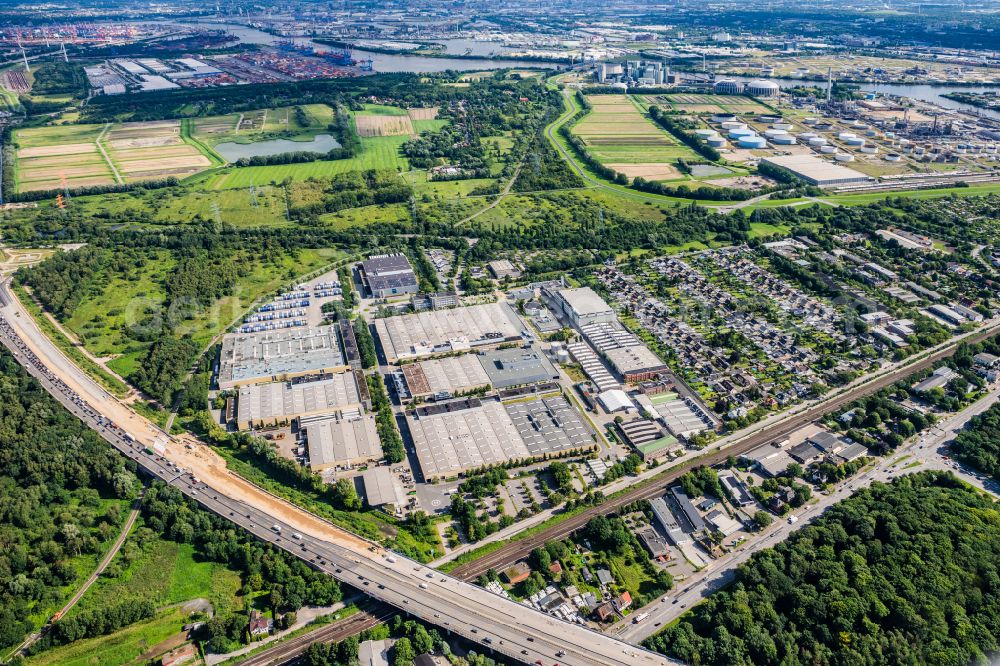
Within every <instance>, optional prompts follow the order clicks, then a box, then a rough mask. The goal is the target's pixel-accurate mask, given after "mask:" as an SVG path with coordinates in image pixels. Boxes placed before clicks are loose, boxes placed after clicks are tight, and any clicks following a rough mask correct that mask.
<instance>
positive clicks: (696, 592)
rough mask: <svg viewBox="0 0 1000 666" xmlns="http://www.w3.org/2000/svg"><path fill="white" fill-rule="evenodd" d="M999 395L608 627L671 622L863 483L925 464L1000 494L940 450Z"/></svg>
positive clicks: (617, 631) (632, 634)
mask: <svg viewBox="0 0 1000 666" xmlns="http://www.w3.org/2000/svg"><path fill="white" fill-rule="evenodd" d="M998 399H1000V387H997V388H994V389H992V390H991V391H989V392H988V393H987V394H986V395H984V396H983V397H982V398H980V399H979V400H977V401H976V402H974V403H973V404H971V405H969V406H968V407H966V408H965V409H963V410H962V411H960V412H957V413H955V414H953V415H951V416H949V417H948V418H946V419H943V420H942V421H941V422H939V423H937V424H935V425H934V426H933V427H931V428H928V429H927V430H925V431H924V432H923V433H921V434H919V435H915V436H914V437H912V438H911V439H910V440H908V441H907V442H905V443H904V444H903V445H902V446H900V447H898V448H897V449H896V450H895V451H893V452H892V453H891V454H889V455H887V456H884V457H882V458H879V459H877V460H876V461H875V464H874V465H872V466H871V467H870V468H868V469H866V470H864V471H863V472H861V473H860V474H857V475H855V476H853V477H851V478H849V479H846V480H845V481H843V482H842V483H841V484H840V485H839V486H837V488H836V489H834V490H833V491H832V492H830V493H829V494H827V495H823V496H821V497H819V498H818V499H817V501H816V502H814V503H812V504H807V505H806V506H804V507H801V508H799V509H796V510H795V511H794V512H793V514H790V515H795V516H796V518H797V520H796V521H795V522H794V523H789V522H788V521H787V520H776V521H775V522H774V523H773V524H772V525H771V526H770V527H769V528H767V529H766V530H764V531H763V532H762V533H761V534H759V535H757V536H755V537H753V538H752V540H751V541H750V542H748V543H745V544H743V546H741V547H740V548H739V549H737V550H736V551H733V552H731V553H729V554H728V555H725V556H723V557H721V558H719V559H717V560H714V561H713V562H712V563H711V564H709V565H708V566H707V567H705V568H704V569H702V570H700V571H698V572H697V573H696V574H694V575H693V576H692V577H690V578H689V579H687V580H685V581H684V582H683V583H681V584H680V585H679V586H678V588H677V589H674V590H671V591H670V592H669V593H667V594H665V595H663V596H662V597H660V599H658V600H656V601H654V602H652V603H650V604H648V605H646V606H645V607H643V608H640V609H637V610H635V611H634V612H633V613H632V616H631V617H638V616H639V615H640V614H642V613H648V614H649V615H648V617H646V619H645V620H642V621H641V622H638V623H633V622H632V621H631V618H627V619H625V620H622V621H620V622H618V623H616V624H615V625H613V626H611V627H609V628H608V633H610V634H612V635H614V636H617V637H618V638H621V639H623V640H626V641H629V642H630V643H638V642H640V641H642V640H644V639H645V638H647V637H649V636H651V635H652V634H654V633H656V632H657V631H659V628H660V627H661V626H663V625H665V624H669V623H670V622H672V621H673V620H675V619H677V618H678V617H680V616H681V615H683V614H684V613H685V612H686V609H688V608H690V607H691V606H693V605H695V604H697V603H698V602H700V601H701V600H702V599H704V598H705V597H707V596H708V595H709V594H711V593H712V592H714V591H716V590H718V589H720V588H723V587H725V586H726V585H728V584H729V583H730V582H731V581H732V580H733V578H734V576H735V573H736V569H737V567H739V566H740V565H741V564H743V563H744V562H746V561H747V560H749V559H750V557H751V556H752V555H753V554H754V553H756V552H758V551H760V550H763V549H765V548H771V547H772V546H775V545H776V544H778V543H780V542H782V541H784V540H785V539H786V538H788V536H789V535H791V534H792V533H793V532H795V531H797V530H800V529H802V528H803V527H805V526H806V525H809V524H810V523H812V522H813V521H814V520H815V519H816V518H817V517H819V516H821V515H823V512H824V511H826V510H827V509H828V508H829V507H831V506H833V505H834V504H836V503H837V502H840V501H843V500H845V499H847V498H848V497H850V496H851V495H853V494H854V493H856V492H857V491H858V490H860V489H862V488H867V487H868V486H870V485H871V484H872V483H874V482H876V481H878V482H881V483H888V482H890V481H892V479H893V478H894V477H896V476H902V475H904V474H913V473H916V472H921V471H926V470H939V471H950V472H953V473H957V475H958V476H959V477H960V478H961V479H962V480H963V481H965V482H966V483H968V484H969V485H972V486H974V487H976V488H978V489H979V490H982V491H984V492H987V493H989V494H991V495H993V496H994V498H998V499H1000V488H997V487H990V486H987V485H984V483H983V481H982V480H981V479H979V478H978V477H977V476H975V475H974V474H971V473H968V472H965V471H964V470H962V469H961V468H960V467H959V466H957V465H956V464H954V463H950V462H949V461H948V460H947V459H945V458H944V456H943V455H942V450H943V445H944V444H945V443H946V442H948V441H950V440H951V439H953V438H954V437H955V435H956V434H957V433H958V432H960V431H961V430H962V429H963V428H964V427H965V425H966V424H967V423H968V422H969V420H970V419H971V418H972V417H973V416H975V415H977V414H980V413H982V412H984V411H986V410H987V409H989V407H990V405H992V404H993V403H995V402H996V401H997V400H998Z"/></svg>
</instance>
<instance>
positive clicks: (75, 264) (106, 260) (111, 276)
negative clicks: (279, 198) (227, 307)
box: [17, 223, 286, 404]
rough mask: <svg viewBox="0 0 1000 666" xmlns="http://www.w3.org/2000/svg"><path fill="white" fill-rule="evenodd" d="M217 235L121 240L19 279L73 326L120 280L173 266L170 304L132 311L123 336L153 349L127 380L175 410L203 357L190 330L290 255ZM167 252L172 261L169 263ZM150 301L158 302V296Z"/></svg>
mask: <svg viewBox="0 0 1000 666" xmlns="http://www.w3.org/2000/svg"><path fill="white" fill-rule="evenodd" d="M211 227H212V225H211V224H209V223H205V225H204V227H202V228H201V231H200V232H199V231H192V232H190V233H189V234H187V235H186V236H185V237H184V238H180V237H173V238H170V237H168V236H166V235H163V234H157V235H153V234H142V233H138V234H125V235H121V236H118V237H117V241H114V242H108V243H95V244H93V245H88V246H86V247H83V248H80V249H78V250H74V251H72V252H61V253H56V254H55V255H53V256H52V257H50V258H49V259H48V260H46V261H44V262H42V263H40V264H38V265H36V266H33V267H31V268H28V269H24V270H21V271H19V273H18V276H17V279H18V280H19V281H20V282H21V283H23V284H25V285H26V286H29V287H30V288H31V290H32V293H33V294H34V295H35V297H36V298H37V299H38V300H39V301H40V302H41V303H42V304H43V305H44V306H45V307H46V308H47V309H48V310H50V311H51V312H52V313H53V314H55V315H56V316H57V317H59V318H60V319H66V318H68V317H69V316H70V315H71V314H72V313H73V312H74V310H75V309H76V308H77V307H79V305H80V303H81V302H83V301H84V300H85V299H87V298H89V297H95V296H99V295H100V294H101V293H102V292H103V291H104V290H105V289H106V288H108V287H109V285H111V284H112V283H113V281H115V280H116V279H120V280H125V281H131V280H135V279H137V276H139V275H140V274H141V273H140V271H142V270H144V269H145V268H146V267H147V265H154V264H156V263H158V262H162V261H164V260H165V259H172V261H173V262H174V263H173V270H170V271H167V272H166V274H165V275H164V276H163V278H162V279H161V280H160V284H159V285H158V287H159V289H160V290H161V292H160V293H162V297H163V298H162V303H160V304H159V305H155V304H154V303H153V302H152V301H150V302H149V303H147V304H146V305H144V306H143V307H141V308H139V310H138V311H132V310H129V319H128V320H127V321H126V322H125V324H124V325H123V326H122V327H121V329H120V333H121V335H122V336H123V337H124V339H125V340H126V341H127V342H130V343H135V344H136V345H138V346H139V348H140V349H145V356H144V358H143V361H142V363H140V364H139V366H138V367H136V368H135V370H134V371H133V372H132V373H131V374H130V375H129V376H128V377H127V379H129V381H131V382H132V383H133V384H135V385H136V386H137V387H139V388H140V389H142V390H143V391H145V392H146V393H147V394H149V395H150V396H151V397H153V398H155V399H156V400H159V401H160V402H161V403H164V404H169V403H170V402H171V400H172V399H173V395H174V393H175V391H177V389H178V388H179V384H180V380H181V378H182V377H183V375H184V374H185V372H186V371H187V369H188V368H189V367H190V365H191V364H192V362H193V361H194V359H195V356H196V355H197V353H198V352H199V351H200V349H199V347H198V345H197V344H196V343H195V342H194V341H193V340H191V339H190V338H189V337H187V336H186V334H184V333H183V330H184V325H185V324H186V323H188V322H190V320H191V319H193V318H194V317H195V316H197V315H198V314H199V313H201V312H204V311H205V310H206V308H208V307H209V306H211V305H212V304H213V303H214V302H216V301H217V300H218V299H220V298H223V297H225V296H229V295H232V294H234V293H235V290H236V288H237V285H238V284H239V281H240V279H241V278H244V277H246V276H247V275H248V274H249V272H250V266H251V265H252V263H260V262H268V261H270V262H277V261H279V260H280V259H281V258H282V257H283V256H285V253H286V251H285V250H283V249H282V248H280V247H279V246H278V245H276V244H274V243H270V242H268V241H267V240H266V239H265V240H263V242H261V240H260V239H258V240H257V241H256V242H254V244H253V246H252V248H253V249H250V246H246V245H243V244H240V243H237V242H236V237H235V236H233V235H232V234H228V233H226V232H225V231H224V230H219V231H217V230H214V229H212V228H211ZM164 250H166V251H167V252H168V253H169V257H165V256H164V254H163V251H164ZM146 296H148V297H150V299H152V298H153V297H154V296H155V294H146ZM126 305H128V304H126ZM147 306H148V307H147ZM109 314H116V316H117V314H121V312H120V309H119V311H118V312H117V313H115V312H111V311H109Z"/></svg>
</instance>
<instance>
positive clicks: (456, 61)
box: [168, 21, 556, 74]
mask: <svg viewBox="0 0 1000 666" xmlns="http://www.w3.org/2000/svg"><path fill="white" fill-rule="evenodd" d="M168 23H170V25H176V26H181V27H185V28H202V29H204V28H206V27H210V28H216V29H220V30H226V31H227V32H229V33H230V34H231V35H233V36H234V37H237V38H239V40H240V41H241V42H242V43H244V44H264V45H269V44H274V43H275V42H276V41H277V40H279V39H281V37H278V36H275V35H272V34H270V33H267V32H264V31H263V30H258V29H257V28H251V27H249V26H246V25H241V24H238V23H223V22H215V21H197V22H190V21H189V22H182V21H169V22H168ZM331 39H333V38H331ZM428 41H432V42H435V43H441V44H444V45H445V46H446V47H447V50H448V51H453V52H457V53H459V54H461V53H464V52H465V50H466V49H468V48H473V45H475V46H476V48H474V49H473V53H475V54H477V55H487V54H489V53H491V52H493V51H499V50H500V45H499V44H493V43H490V42H478V41H474V40H469V39H438V40H428ZM295 43H296V44H301V45H303V46H309V47H313V48H316V49H318V50H320V51H328V50H330V48H331V47H329V46H324V45H323V44H317V43H316V42H314V41H313V40H311V39H308V38H306V37H296V38H295ZM352 53H353V54H354V57H355V59H357V60H371V61H372V67H373V68H374V70H375V71H376V72H412V73H415V74H423V73H429V72H441V71H444V70H446V69H453V70H458V71H478V70H487V69H507V68H516V67H533V68H536V69H538V68H554V67H556V65H555V64H549V63H538V62H533V61H530V60H514V59H503V60H500V59H493V58H446V57H442V58H428V57H426V56H413V55H405V54H390V53H374V52H372V51H365V50H364V49H353V50H352Z"/></svg>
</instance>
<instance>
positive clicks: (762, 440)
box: [450, 329, 997, 580]
mask: <svg viewBox="0 0 1000 666" xmlns="http://www.w3.org/2000/svg"><path fill="white" fill-rule="evenodd" d="M996 334H997V333H996V331H995V330H993V329H988V330H985V331H982V332H980V333H978V334H976V335H973V336H970V337H968V338H966V339H965V340H963V342H967V343H970V344H974V343H976V342H981V341H983V340H985V339H987V338H989V337H992V336H993V335H996ZM956 347H957V345H952V346H949V347H946V348H944V349H941V350H939V351H936V352H933V353H931V354H929V355H928V356H927V357H926V358H924V359H921V360H920V361H917V362H915V363H913V364H912V365H908V366H906V367H904V368H900V369H899V370H897V371H895V372H891V373H888V374H886V375H885V376H884V377H879V378H877V379H875V380H873V381H871V382H869V383H867V384H863V385H861V386H858V387H857V388H856V389H854V390H851V391H847V392H846V393H844V394H843V395H839V396H837V397H835V398H832V399H830V400H827V401H824V402H822V403H820V404H818V405H816V406H815V407H812V408H810V409H807V410H804V411H803V412H802V413H801V414H797V415H796V416H794V417H792V418H789V419H787V420H785V421H782V422H781V423H777V424H775V425H774V426H772V427H770V428H765V429H763V430H761V431H759V432H756V433H754V434H752V435H749V436H748V437H746V438H745V439H743V440H741V441H740V442H738V443H736V444H733V445H731V446H727V447H725V448H722V449H719V450H717V451H713V452H711V453H707V454H705V455H704V456H702V457H700V458H697V459H695V460H691V461H688V462H687V463H684V464H682V465H680V466H679V467H677V469H673V470H671V471H669V472H666V473H664V474H661V475H658V476H655V477H653V478H651V479H648V480H647V481H644V482H642V483H640V484H638V485H636V486H635V487H633V488H631V489H629V490H628V491H626V492H624V493H622V494H621V495H618V496H616V497H614V498H611V499H608V500H607V501H605V502H604V503H602V504H599V505H596V506H592V507H589V508H588V509H586V510H585V511H583V512H581V513H579V514H577V515H575V516H573V517H571V518H567V519H566V520H564V521H562V522H559V523H557V524H555V525H552V526H551V527H550V528H548V529H545V530H543V531H541V532H538V533H537V534H533V535H531V536H528V537H525V538H523V539H519V540H517V541H511V542H510V543H508V544H507V545H505V546H503V547H501V548H499V549H497V550H495V551H493V552H491V553H488V554H486V555H484V556H483V557H480V558H478V559H476V560H473V561H471V562H467V563H465V564H462V565H460V566H458V567H455V568H454V569H452V571H451V572H450V573H451V575H452V576H455V577H457V578H461V579H463V580H472V579H474V578H476V577H478V576H480V575H482V574H484V573H486V572H487V571H489V570H490V569H493V570H495V571H496V570H499V569H501V568H503V567H506V566H509V565H511V564H513V563H514V562H516V561H518V560H520V559H523V558H525V557H527V556H528V554H529V553H531V551H532V550H534V549H535V548H538V547H539V546H542V545H544V544H545V543H546V542H548V541H553V540H556V539H563V538H565V537H567V536H569V535H570V534H572V533H573V532H575V531H576V530H578V529H580V528H582V527H583V526H584V525H586V524H587V523H588V522H589V521H590V519H591V518H595V517H597V516H602V515H608V514H611V513H614V512H616V511H617V510H618V509H620V508H621V507H623V506H626V505H628V504H631V503H633V502H638V501H641V500H648V499H653V498H655V497H659V496H661V495H662V494H663V493H665V492H666V490H667V488H668V487H669V486H670V485H671V484H672V483H673V482H675V481H676V480H677V479H679V478H680V477H681V476H683V475H684V474H685V473H687V472H689V471H691V470H692V469H695V468H697V467H702V466H711V465H716V464H718V463H720V462H722V461H724V460H726V459H727V458H728V457H729V456H739V455H742V454H744V453H747V452H748V451H752V450H753V449H755V448H757V447H759V446H763V445H764V444H767V443H768V442H772V441H774V440H776V439H779V438H781V437H783V436H784V435H787V434H789V433H791V432H794V431H795V430H797V429H799V428H801V427H802V426H803V425H806V424H807V423H810V422H812V421H815V420H816V419H818V418H820V417H822V416H825V415H827V414H829V413H831V412H834V411H836V410H838V409H840V408H841V407H843V406H844V405H847V404H849V403H851V402H853V401H855V400H857V399H859V398H863V397H866V396H869V395H871V394H873V393H876V392H878V391H880V390H882V389H883V388H885V387H887V386H891V385H892V384H894V383H896V382H898V381H900V380H902V379H905V378H906V377H908V376H910V375H912V374H914V373H917V372H920V371H921V370H926V369H927V368H929V367H930V366H932V365H934V364H935V363H937V362H938V361H940V360H942V359H945V358H948V357H949V356H951V355H952V354H954V353H955V349H956Z"/></svg>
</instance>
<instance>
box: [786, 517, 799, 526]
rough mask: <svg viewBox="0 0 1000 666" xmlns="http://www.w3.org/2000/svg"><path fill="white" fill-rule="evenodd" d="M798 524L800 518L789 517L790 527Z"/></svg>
mask: <svg viewBox="0 0 1000 666" xmlns="http://www.w3.org/2000/svg"><path fill="white" fill-rule="evenodd" d="M797 522H799V519H798V516H788V524H789V525H794V524H795V523H797Z"/></svg>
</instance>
